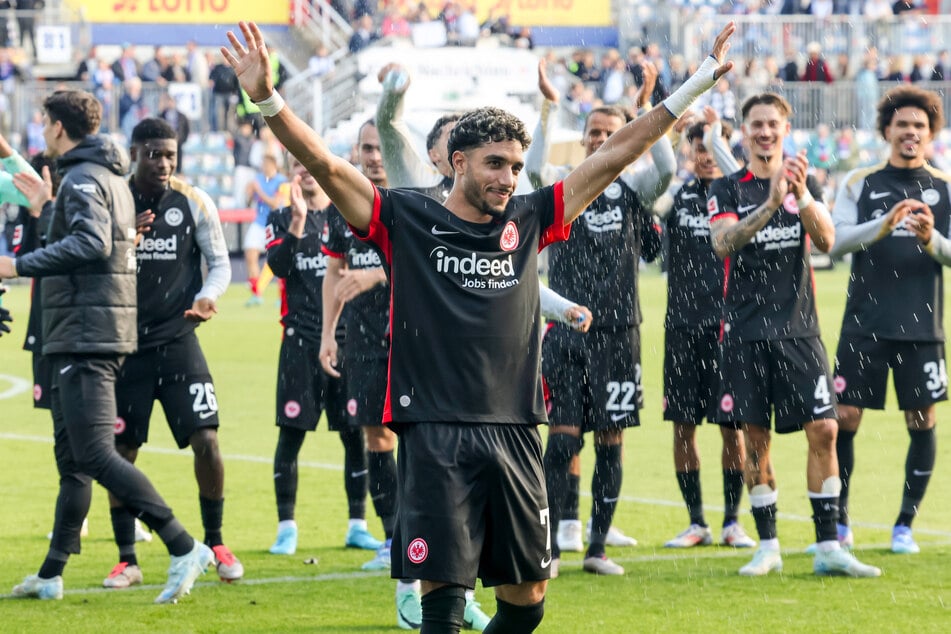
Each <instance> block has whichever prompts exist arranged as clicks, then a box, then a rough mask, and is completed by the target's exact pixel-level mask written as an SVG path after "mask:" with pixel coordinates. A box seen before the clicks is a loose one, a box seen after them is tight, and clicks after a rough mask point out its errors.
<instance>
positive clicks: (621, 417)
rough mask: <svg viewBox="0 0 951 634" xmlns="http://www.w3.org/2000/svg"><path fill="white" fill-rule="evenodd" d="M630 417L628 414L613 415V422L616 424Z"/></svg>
mask: <svg viewBox="0 0 951 634" xmlns="http://www.w3.org/2000/svg"><path fill="white" fill-rule="evenodd" d="M627 417H628V414H611V421H612V422H614V423H616V422H618V421H619V420H624V419H625V418H627Z"/></svg>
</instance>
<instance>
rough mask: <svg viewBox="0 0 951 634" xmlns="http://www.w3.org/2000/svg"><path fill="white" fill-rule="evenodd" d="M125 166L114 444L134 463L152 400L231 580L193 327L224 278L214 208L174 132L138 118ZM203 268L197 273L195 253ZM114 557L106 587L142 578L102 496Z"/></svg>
mask: <svg viewBox="0 0 951 634" xmlns="http://www.w3.org/2000/svg"><path fill="white" fill-rule="evenodd" d="M132 160H133V161H135V172H134V173H133V175H132V178H131V179H130V180H129V187H130V189H131V190H132V197H133V199H134V200H135V210H136V214H137V216H136V224H137V226H138V229H139V231H140V232H141V233H142V238H141V239H140V240H139V243H138V246H137V248H136V258H137V259H138V269H137V278H138V306H139V313H138V330H139V349H138V351H136V353H135V354H131V355H129V357H128V358H127V359H126V361H125V363H124V364H123V366H122V369H121V370H120V372H119V377H118V380H117V381H116V402H117V405H118V420H117V423H116V447H117V448H118V450H119V453H121V454H122V455H123V456H125V457H126V458H127V459H128V460H130V461H132V462H135V459H136V457H137V456H138V451H139V447H141V446H142V444H143V443H145V442H147V441H148V437H149V421H150V418H151V416H152V408H153V406H154V405H155V401H158V402H160V403H161V404H162V409H163V410H164V412H165V418H166V420H167V421H168V426H169V429H170V430H171V432H172V436H174V438H175V442H176V443H177V444H178V446H179V447H180V448H184V447H187V446H191V448H192V452H193V453H194V464H195V479H196V480H197V481H198V502H199V505H200V507H201V519H202V525H203V526H204V529H205V539H204V542H205V544H206V545H207V546H208V547H209V548H211V549H212V551H213V552H214V554H215V561H216V566H217V569H218V575H219V576H220V577H221V579H222V580H224V581H234V580H236V579H240V578H241V577H242V576H243V575H244V567H243V566H242V565H241V562H240V561H239V560H238V559H237V558H236V557H235V556H234V554H233V553H232V552H231V550H230V549H229V548H228V547H227V546H226V545H225V544H224V542H223V541H222V536H221V521H222V515H223V511H224V464H223V463H222V460H221V451H220V449H219V447H218V399H217V397H216V396H215V386H214V383H213V382H212V378H211V374H210V373H209V371H208V364H207V362H206V361H205V355H204V353H202V350H201V346H200V345H199V343H198V337H197V336H196V335H195V329H196V328H197V327H198V325H199V324H200V323H202V322H204V321H207V320H209V319H211V318H212V316H214V314H215V313H216V312H217V308H216V306H215V302H216V301H217V299H218V297H219V296H220V295H221V294H222V293H223V292H224V291H225V290H226V289H227V288H228V284H229V283H230V282H231V263H230V261H229V260H228V249H227V246H226V245H225V241H224V236H223V234H222V232H221V224H220V222H219V220H218V210H217V208H215V204H214V202H212V200H211V198H210V197H209V196H208V194H206V193H205V192H204V191H202V190H200V189H198V188H197V187H193V186H191V185H188V184H186V183H185V182H184V181H182V180H179V178H178V177H176V176H175V175H174V172H175V165H176V162H177V160H178V142H177V140H176V136H175V130H174V129H173V128H172V127H171V126H170V125H169V124H168V123H167V122H166V121H164V120H162V119H157V118H150V119H145V120H143V121H141V122H139V123H138V124H137V125H136V126H135V128H133V130H132ZM203 258H204V261H205V263H206V264H207V266H208V274H207V275H203V273H202V259H203ZM110 503H111V506H112V509H111V514H112V528H113V532H114V533H115V538H116V545H117V546H118V547H119V563H118V564H117V565H116V566H115V567H114V568H113V569H112V572H111V573H110V574H109V576H108V577H107V578H106V579H105V580H104V581H103V585H104V586H106V587H108V588H125V587H128V586H129V585H132V584H137V583H141V582H142V571H141V569H140V568H139V565H138V560H137V558H136V555H135V517H134V515H133V514H132V513H130V512H129V510H127V509H126V508H124V507H123V506H122V505H121V504H120V503H119V501H117V500H116V499H115V498H113V497H112V496H110Z"/></svg>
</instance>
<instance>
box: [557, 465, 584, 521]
mask: <svg viewBox="0 0 951 634" xmlns="http://www.w3.org/2000/svg"><path fill="white" fill-rule="evenodd" d="M580 495H581V476H577V475H575V474H573V473H569V474H568V488H567V489H566V491H565V506H564V508H562V509H561V519H563V520H577V519H578V500H579V497H580Z"/></svg>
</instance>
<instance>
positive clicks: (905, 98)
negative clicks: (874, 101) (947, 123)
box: [878, 86, 944, 137]
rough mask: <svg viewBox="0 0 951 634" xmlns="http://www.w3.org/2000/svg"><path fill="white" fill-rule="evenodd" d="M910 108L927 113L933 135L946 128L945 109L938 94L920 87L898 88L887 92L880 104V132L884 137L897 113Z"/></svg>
mask: <svg viewBox="0 0 951 634" xmlns="http://www.w3.org/2000/svg"><path fill="white" fill-rule="evenodd" d="M909 106H911V107H912V108H920V109H921V110H924V111H925V113H926V114H927V115H928V123H929V124H930V126H931V133H932V134H937V133H938V131H939V130H941V128H943V127H944V107H943V106H942V105H941V97H939V96H938V94H937V93H934V92H931V91H930V90H925V89H924V88H919V87H918V86H897V87H895V88H892V89H891V90H889V91H888V92H886V93H885V95H884V96H883V97H882V99H881V101H879V102H878V131H879V133H881V135H882V136H883V137H884V136H885V128H887V127H888V126H890V125H891V123H892V118H893V117H894V116H895V111H897V110H898V109H900V108H907V107H909Z"/></svg>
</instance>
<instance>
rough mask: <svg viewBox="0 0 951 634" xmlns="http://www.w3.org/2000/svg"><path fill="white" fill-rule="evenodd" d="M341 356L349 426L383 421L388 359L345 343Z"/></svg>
mask: <svg viewBox="0 0 951 634" xmlns="http://www.w3.org/2000/svg"><path fill="white" fill-rule="evenodd" d="M338 358H342V368H343V369H342V372H341V373H342V374H343V376H344V377H345V379H346V381H345V383H346V403H345V410H346V417H347V421H348V423H349V424H350V425H353V426H356V427H372V426H374V425H382V424H383V408H384V406H385V404H386V386H387V378H388V375H389V360H388V359H387V358H386V357H382V356H379V355H377V356H367V355H364V354H360V353H359V352H358V351H356V350H355V349H354V347H353V346H351V345H349V344H348V345H347V349H346V351H345V353H344V354H343V355H339V354H338Z"/></svg>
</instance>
